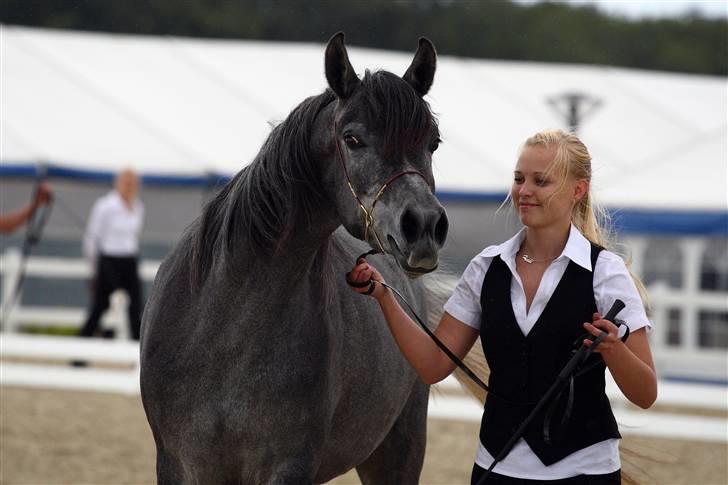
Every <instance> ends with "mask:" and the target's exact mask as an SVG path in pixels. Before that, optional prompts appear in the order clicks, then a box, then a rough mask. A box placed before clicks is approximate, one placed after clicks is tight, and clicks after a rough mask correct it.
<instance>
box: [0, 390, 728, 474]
mask: <svg viewBox="0 0 728 485" xmlns="http://www.w3.org/2000/svg"><path fill="white" fill-rule="evenodd" d="M477 428H478V426H477V424H476V423H470V422H456V421H444V420H431V421H430V426H429V441H428V449H427V455H426V457H425V468H424V470H423V473H422V480H421V483H422V484H423V485H427V484H431V485H435V484H441V485H457V484H467V483H468V482H469V474H470V467H471V466H472V460H473V455H474V446H475V445H474V444H475V439H476V438H475V437H476V435H477V431H478V430H477ZM625 443H626V444H627V446H628V447H630V448H631V449H634V450H639V451H640V452H641V453H643V454H644V455H645V456H646V457H647V459H643V460H640V461H639V463H638V464H639V466H640V467H641V469H642V472H641V473H639V474H635V477H636V478H638V479H639V482H640V483H642V484H645V485H646V484H661V485H663V484H664V485H672V484H675V485H677V484H686V485H688V484H689V485H725V484H728V464H727V462H728V445H726V444H724V443H721V444H718V443H705V442H690V441H680V440H661V439H660V440H658V439H647V438H634V437H628V438H626V439H625ZM154 455H155V451H154V443H153V440H152V435H151V432H150V431H149V428H148V426H147V422H146V419H145V416H144V411H143V410H142V407H141V400H140V398H139V397H138V396H134V397H130V396H122V395H117V394H101V393H92V392H71V391H51V390H31V389H21V388H10V387H2V388H0V484H7V485H11V484H33V485H51V484H53V485H56V484H94V485H102V484H109V485H110V484H148V483H154V482H155V474H154ZM625 461H626V460H625ZM332 483H333V484H336V485H343V484H358V483H359V481H358V479H357V477H356V474H355V473H354V472H351V473H349V474H347V475H345V476H343V477H340V478H338V479H336V480H335V481H334V482H332Z"/></svg>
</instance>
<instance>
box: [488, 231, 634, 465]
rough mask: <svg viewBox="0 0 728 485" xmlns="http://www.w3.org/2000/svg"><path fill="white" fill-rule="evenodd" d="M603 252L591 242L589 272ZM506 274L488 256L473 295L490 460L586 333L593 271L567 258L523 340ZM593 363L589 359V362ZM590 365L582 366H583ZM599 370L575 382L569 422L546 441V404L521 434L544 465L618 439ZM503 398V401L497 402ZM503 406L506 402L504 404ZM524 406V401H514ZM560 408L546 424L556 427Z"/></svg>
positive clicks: (501, 265) (592, 308)
mask: <svg viewBox="0 0 728 485" xmlns="http://www.w3.org/2000/svg"><path fill="white" fill-rule="evenodd" d="M601 249H602V248H600V247H598V246H595V245H592V247H591V261H592V268H594V267H595V265H596V260H597V257H598V255H599V252H600V251H601ZM511 277H512V274H511V271H510V270H509V269H508V266H506V264H505V263H504V262H503V260H502V259H501V258H500V256H496V257H494V258H493V260H492V262H491V264H490V267H489V268H488V271H487V273H486V275H485V278H484V280H483V288H482V292H481V296H480V303H481V307H482V316H481V324H480V338H481V341H482V343H483V351H484V353H485V358H486V360H487V361H488V366H489V367H490V377H489V379H488V385H489V386H490V389H491V390H492V392H493V394H488V397H487V399H486V401H485V410H484V412H483V420H482V423H481V426H480V441H481V443H483V445H484V446H485V448H486V449H487V450H488V452H489V453H490V454H491V455H492V456H497V455H498V453H500V451H501V449H502V448H503V447H504V446H505V444H506V442H507V441H508V440H509V439H510V438H511V436H512V435H513V433H514V431H515V430H516V428H518V426H519V425H520V424H521V423H522V422H523V421H524V419H525V418H526V416H527V415H528V413H529V412H530V410H531V409H533V407H534V406H535V403H536V402H537V401H538V400H539V399H540V398H541V396H543V395H544V394H545V393H546V391H547V390H548V388H549V387H551V385H552V384H553V383H554V380H555V379H556V376H557V374H558V373H559V371H561V369H562V368H563V367H564V365H566V363H567V361H568V360H569V358H570V357H571V355H572V352H571V351H572V348H573V344H574V341H575V340H576V339H578V338H579V336H581V335H583V333H584V332H585V330H584V327H583V326H582V324H583V323H584V322H591V321H592V313H594V312H596V311H597V310H596V302H595V301H594V290H593V272H591V271H588V270H586V269H584V268H582V267H581V266H579V265H578V264H576V263H574V262H573V261H569V264H568V266H567V268H566V271H565V272H564V275H563V276H562V278H561V281H560V282H559V284H558V286H557V287H556V289H555V290H554V294H553V296H552V297H551V299H550V300H549V301H548V303H547V305H546V308H545V309H544V311H543V313H542V314H541V316H540V317H539V319H538V321H537V322H536V324H535V325H534V327H533V328H532V329H531V331H530V332H529V333H528V335H527V336H524V335H523V332H521V329H520V327H519V326H518V323H517V322H516V317H515V315H514V314H513V307H512V305H511ZM598 358H600V357H599V356H598V355H597V354H593V355H592V357H591V358H590V359H598ZM588 362H589V361H588ZM605 368H606V367H605V366H604V365H603V364H602V365H601V366H597V367H595V368H593V369H592V370H590V371H589V372H587V373H585V374H583V375H581V376H579V377H576V378H575V379H574V403H573V408H572V412H571V417H570V419H569V420H568V422H567V423H566V424H565V425H564V426H563V427H562V429H561V430H560V432H559V435H560V436H559V439H558V440H552V443H551V444H547V443H546V442H545V441H544V436H543V428H544V426H543V423H544V415H545V413H546V410H547V409H548V407H549V406H546V407H545V410H544V411H542V412H541V413H540V414H539V415H538V416H536V418H535V419H534V420H533V421H532V423H531V425H530V426H529V427H528V429H527V430H526V433H525V434H524V436H523V437H524V439H525V440H526V443H528V446H530V447H531V449H532V450H533V451H534V453H535V454H536V456H538V457H539V459H540V460H541V462H543V464H544V465H547V466H548V465H551V464H553V463H556V462H557V461H559V460H561V459H563V458H565V457H567V456H568V455H570V454H572V453H574V452H575V451H578V450H581V449H583V448H586V447H587V446H590V445H593V444H594V443H598V442H600V441H603V440H606V439H609V438H621V436H620V434H619V429H618V427H617V422H616V420H615V419H614V415H613V414H612V408H611V406H610V405H609V400H608V399H607V396H606V394H605V393H604V370H605ZM500 398H503V399H500ZM504 399H505V400H507V401H505V400H504ZM521 403H523V404H521ZM563 408H564V405H559V406H558V407H557V412H556V415H555V416H554V417H553V419H552V420H551V422H552V423H553V424H552V426H553V427H559V423H560V418H561V415H560V414H559V413H560V411H561V410H563Z"/></svg>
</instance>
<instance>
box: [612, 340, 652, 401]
mask: <svg viewBox="0 0 728 485" xmlns="http://www.w3.org/2000/svg"><path fill="white" fill-rule="evenodd" d="M602 356H603V357H604V361H605V362H606V364H607V367H608V368H609V372H610V373H611V374H612V377H613V378H614V381H615V382H616V383H617V386H619V389H620V390H621V391H622V393H623V394H624V396H625V397H626V398H627V399H629V400H630V402H632V403H634V404H636V405H637V406H639V407H641V408H643V409H647V408H649V407H650V406H652V404H653V403H654V402H655V400H656V399H657V376H656V374H655V371H654V370H653V368H652V367H651V366H650V365H649V364H647V363H646V362H644V361H643V360H642V359H640V358H639V357H638V356H637V355H636V354H635V353H634V352H632V350H631V349H630V348H629V347H628V346H627V345H626V344H624V343H621V342H620V343H619V344H618V345H615V346H614V348H613V349H611V350H610V352H609V353H606V354H605V353H603V354H602Z"/></svg>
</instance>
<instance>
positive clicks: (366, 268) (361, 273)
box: [349, 258, 389, 300]
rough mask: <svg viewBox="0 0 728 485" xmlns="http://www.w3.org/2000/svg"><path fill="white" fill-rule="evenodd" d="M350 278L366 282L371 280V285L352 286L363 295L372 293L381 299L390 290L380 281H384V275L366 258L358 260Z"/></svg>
mask: <svg viewBox="0 0 728 485" xmlns="http://www.w3.org/2000/svg"><path fill="white" fill-rule="evenodd" d="M349 279H350V280H351V281H353V282H355V283H366V282H367V281H371V285H368V286H364V287H362V288H357V287H356V286H352V289H353V290H354V291H356V292H357V293H361V294H363V295H371V296H373V297H374V298H376V299H377V300H380V299H381V298H382V297H383V296H385V295H386V294H387V293H388V292H389V289H388V288H386V287H384V286H382V285H381V284H379V283H380V282H384V278H382V275H381V274H379V271H377V270H376V269H375V268H374V267H373V266H370V265H369V263H367V262H366V260H365V259H364V258H361V259H359V260H358V261H357V264H356V266H354V269H352V270H351V273H350V274H349ZM372 285H373V286H372Z"/></svg>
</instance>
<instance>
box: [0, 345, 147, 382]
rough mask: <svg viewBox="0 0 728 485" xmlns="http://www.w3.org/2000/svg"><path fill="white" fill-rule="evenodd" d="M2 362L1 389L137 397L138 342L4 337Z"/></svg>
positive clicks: (0, 373)
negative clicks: (26, 388)
mask: <svg viewBox="0 0 728 485" xmlns="http://www.w3.org/2000/svg"><path fill="white" fill-rule="evenodd" d="M0 357H1V358H2V361H0V385H3V386H16V387H37V388H44V389H71V390H78V391H95V392H114V393H124V394H138V393H139V343H138V342H134V341H127V342H123V341H118V340H116V341H113V340H105V339H90V338H79V337H51V336H41V335H8V334H4V335H0ZM79 363H80V364H82V365H79ZM74 364H75V365H74Z"/></svg>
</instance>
